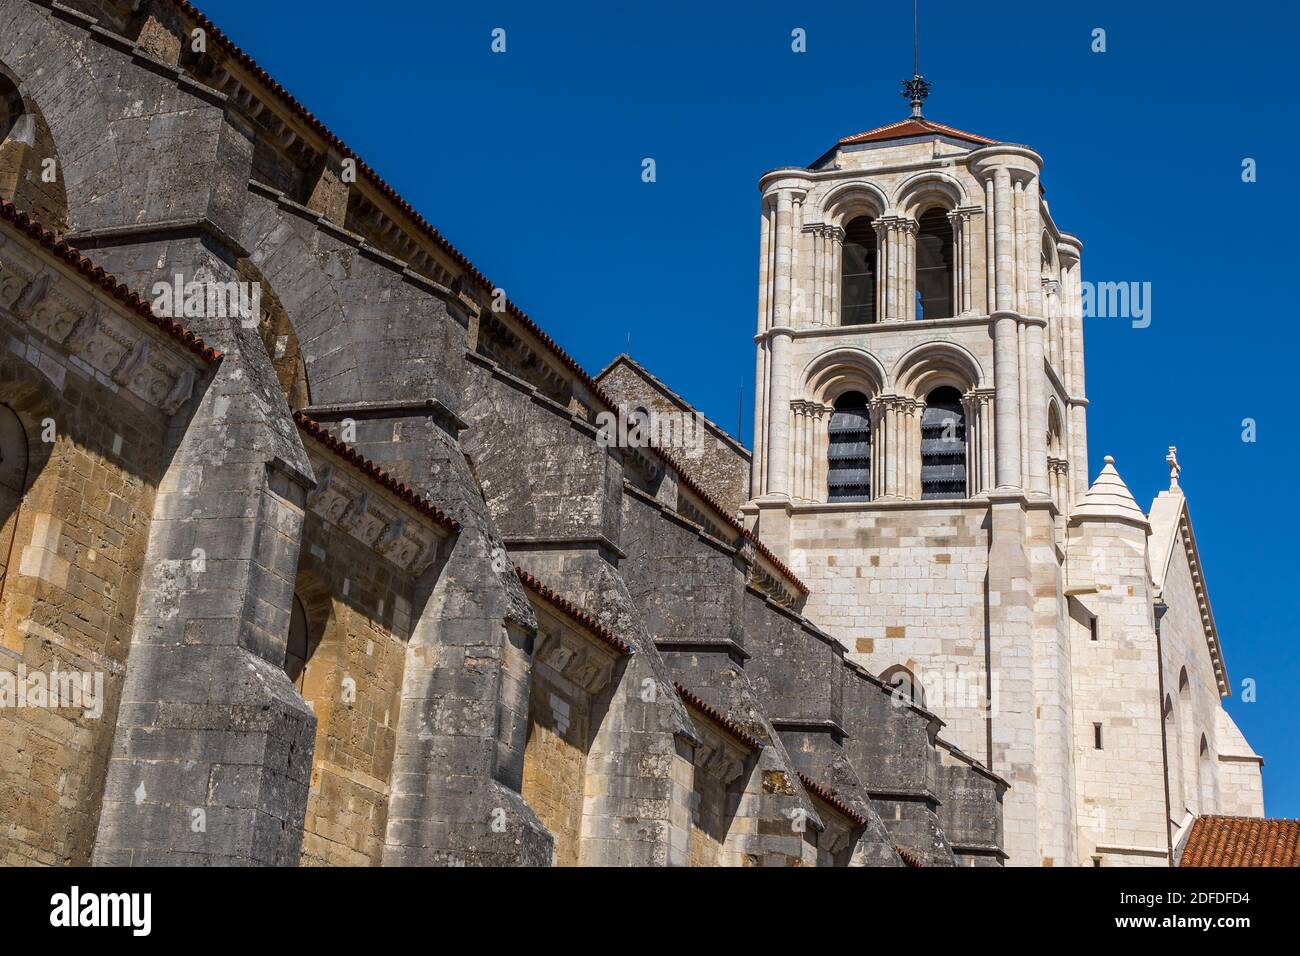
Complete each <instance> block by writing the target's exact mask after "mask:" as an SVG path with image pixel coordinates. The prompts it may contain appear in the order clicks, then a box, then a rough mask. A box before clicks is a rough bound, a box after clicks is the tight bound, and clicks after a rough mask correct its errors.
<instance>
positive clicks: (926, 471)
mask: <svg viewBox="0 0 1300 956" xmlns="http://www.w3.org/2000/svg"><path fill="white" fill-rule="evenodd" d="M966 496H967V492H966V413H965V412H964V411H963V410H962V404H961V395H960V394H958V392H957V389H955V388H952V387H950V386H947V385H945V386H943V387H942V388H936V389H935V390H934V391H933V392H931V393H930V394H929V396H928V397H927V398H926V405H925V411H924V412H923V413H922V414H921V498H922V499H934V498H965V497H966Z"/></svg>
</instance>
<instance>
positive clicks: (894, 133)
mask: <svg viewBox="0 0 1300 956" xmlns="http://www.w3.org/2000/svg"><path fill="white" fill-rule="evenodd" d="M935 134H938V135H940V136H952V137H954V138H955V139H964V140H967V141H969V142H972V143H982V144H984V145H985V146H989V145H992V144H994V143H996V142H997V140H996V139H989V138H988V137H987V136H978V135H976V134H975V133H967V132H966V131H965V130H960V129H955V128H953V127H951V126H944V125H943V124H942V123H932V122H930V121H929V120H928V119H917V118H915V117H910V116H909V117H908V118H907V119H905V120H900V121H899V122H897V123H890V124H889V125H888V126H878V127H876V128H875V129H869V130H867V131H866V132H865V133H854V134H853V135H852V136H845V137H844V138H843V139H841V140H840V142H839V145H841V146H851V145H853V144H854V143H872V142H879V141H881V140H886V139H903V138H904V137H907V136H932V135H935Z"/></svg>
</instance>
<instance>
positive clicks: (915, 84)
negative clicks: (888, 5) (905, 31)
mask: <svg viewBox="0 0 1300 956" xmlns="http://www.w3.org/2000/svg"><path fill="white" fill-rule="evenodd" d="M920 7H921V0H912V78H911V79H910V80H904V81H903V98H904V99H906V100H907V101H908V102H910V103H911V104H912V116H913V118H915V119H920V118H921V106H922V105H923V104H924V103H925V98H926V97H927V96H929V95H930V81H929V80H927V79H926V78H925V77H923V76H922V75H921V11H920Z"/></svg>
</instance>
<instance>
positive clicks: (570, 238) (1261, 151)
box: [198, 0, 1300, 817]
mask: <svg viewBox="0 0 1300 956" xmlns="http://www.w3.org/2000/svg"><path fill="white" fill-rule="evenodd" d="M198 2H199V6H200V7H201V8H202V9H203V10H204V11H205V12H206V13H208V14H209V15H210V16H211V17H212V18H213V20H214V21H215V22H216V23H217V24H218V25H219V26H221V27H222V28H223V29H224V30H226V31H227V32H228V33H229V34H230V35H231V36H232V37H233V38H234V39H235V41H236V42H238V43H239V44H240V45H241V46H242V47H243V48H244V49H245V50H247V51H248V52H249V53H250V54H251V55H252V56H253V57H254V58H256V59H257V60H258V61H259V62H260V63H261V64H262V66H263V67H265V68H266V69H267V70H269V71H270V72H271V73H272V75H274V76H275V77H276V78H277V79H278V80H279V81H280V82H281V83H282V84H284V85H285V86H286V87H287V88H288V89H289V90H290V91H291V92H293V93H294V94H295V95H296V96H297V97H298V98H299V99H300V100H302V101H303V102H304V103H305V104H306V105H307V107H308V108H309V109H311V110H312V111H313V112H314V113H315V114H316V115H317V116H318V117H320V118H321V119H322V120H323V121H324V122H325V123H326V124H327V125H328V126H329V127H330V128H331V129H333V130H334V131H335V132H336V133H337V134H338V135H339V136H341V137H342V138H343V139H344V140H345V141H346V142H347V143H348V144H349V145H350V146H351V147H352V148H353V149H355V150H356V151H357V152H358V153H359V154H360V155H361V156H363V157H364V158H365V159H366V160H367V162H369V163H370V164H371V165H372V166H374V167H375V168H376V169H377V170H378V171H379V172H380V173H381V174H382V175H383V176H384V177H385V178H386V179H387V180H388V181H389V182H390V183H392V184H393V185H394V186H395V187H396V188H397V189H398V190H399V191H400V192H401V193H402V194H403V195H404V196H405V198H406V199H407V200H408V201H410V202H411V203H412V204H413V205H414V206H415V207H416V208H417V209H419V210H420V211H421V212H422V213H423V214H424V215H425V216H426V217H427V218H428V219H429V220H430V221H431V222H433V223H434V224H435V225H436V226H437V227H438V228H439V229H441V230H442V232H443V233H444V234H445V235H446V236H447V237H448V238H450V239H451V241H452V242H454V243H455V244H456V245H457V246H458V247H459V248H460V249H461V251H463V252H464V253H465V254H466V255H468V256H469V257H470V258H471V259H472V260H473V261H474V262H475V264H476V265H478V267H479V268H480V269H482V270H483V271H484V272H486V273H487V275H489V276H490V277H491V278H492V280H493V281H494V282H495V283H496V284H497V285H499V286H501V287H503V288H504V289H505V290H506V291H507V293H508V294H509V295H510V297H511V298H512V299H513V300H514V301H516V302H517V303H518V304H519V305H520V306H521V307H522V308H524V309H525V310H526V311H527V312H528V313H529V314H530V315H531V316H532V317H533V318H534V319H535V320H536V321H537V322H539V323H540V324H541V325H542V327H543V328H545V329H546V330H547V331H548V332H550V333H551V334H552V335H553V336H554V337H555V338H556V339H557V340H558V341H559V342H560V343H561V344H562V345H563V346H564V347H565V348H566V349H567V350H568V351H569V352H570V353H571V354H572V355H574V357H575V358H577V359H578V360H579V361H580V362H581V363H582V364H583V365H584V366H586V368H587V369H588V370H589V371H591V372H593V373H595V372H597V371H599V370H600V369H601V368H602V367H603V366H604V365H605V364H606V362H608V361H609V360H610V359H611V358H612V357H613V356H615V355H616V354H617V353H619V352H621V351H623V350H624V349H625V348H626V345H627V341H628V337H629V336H631V346H632V352H633V354H634V355H635V356H636V357H637V358H638V359H639V360H640V361H642V362H643V363H645V364H646V365H647V366H648V367H649V368H651V369H652V370H654V371H655V372H656V373H657V374H658V375H660V376H661V377H662V378H663V379H664V380H665V381H667V382H668V383H669V384H670V385H671V386H673V387H674V388H675V389H677V390H678V391H679V392H681V393H682V394H684V395H685V396H686V397H688V398H689V399H691V400H693V401H694V402H695V403H697V404H698V405H699V407H700V408H701V409H702V410H703V411H704V412H705V413H706V414H708V415H709V416H710V417H712V418H713V419H714V420H716V421H718V422H720V423H722V424H723V425H725V426H726V427H728V428H730V429H732V430H734V429H735V427H736V424H735V423H736V420H737V413H738V404H739V402H738V390H739V389H740V388H741V387H742V385H743V388H744V393H745V400H744V408H745V411H744V416H745V425H744V432H743V435H742V438H743V440H744V441H745V443H746V444H749V443H750V440H751V434H750V429H751V415H752V401H753V399H752V395H753V381H752V378H753V370H754V361H753V341H752V338H753V334H754V330H755V323H756V289H757V274H756V269H757V256H758V248H757V245H758V227H759V222H758V193H757V188H756V184H757V180H758V177H759V175H760V174H761V173H763V172H764V171H765V170H768V169H771V168H773V167H776V166H784V165H805V164H807V163H809V162H811V161H812V160H813V159H815V158H816V157H817V156H819V155H820V154H821V153H822V152H823V151H824V150H826V149H827V148H828V147H829V146H830V145H832V144H833V143H834V142H835V140H836V139H838V138H839V137H840V136H843V135H846V134H848V133H853V132H859V131H861V130H865V129H870V128H872V127H875V126H879V125H882V124H884V123H887V122H892V121H894V120H897V119H901V118H902V117H903V116H904V115H905V114H906V111H907V106H906V103H905V102H904V101H903V99H902V98H901V97H900V96H899V95H898V89H899V83H900V81H901V80H902V79H904V78H906V77H907V76H908V75H910V73H911V61H912V49H911V4H910V3H908V2H906V0H887V2H886V0H876V2H873V3H852V4H850V3H830V2H828V3H820V4H815V5H811V6H810V5H807V4H802V3H770V2H749V3H743V4H742V3H734V4H733V3H726V4H722V3H719V4H710V5H706V4H702V3H690V4H688V3H672V2H655V3H648V4H610V5H608V8H607V5H606V4H602V3H589V4H587V3H567V4H560V3H557V4H537V3H495V4H494V3H475V4H437V5H433V4H415V3H410V2H395V0H371V2H369V3H367V4H357V3H354V2H347V3H345V2H339V0H315V2H313V3H312V4H310V5H303V4H299V3H268V2H266V0H256V2H253V0H198ZM304 10H310V13H306V14H305V13H304ZM922 18H923V25H922V32H923V36H922V53H921V57H922V72H924V73H925V74H926V75H927V76H928V77H929V79H930V80H931V81H932V82H933V83H934V92H933V94H932V95H931V98H930V100H929V103H928V104H927V109H926V115H927V117H929V118H931V119H934V120H937V121H939V122H943V123H948V124H951V125H953V126H957V127H959V128H962V129H967V130H971V131H973V132H976V133H981V134H984V135H987V136H990V137H994V138H997V139H1002V140H1007V141H1012V142H1021V143H1025V144H1028V145H1030V146H1032V147H1033V148H1035V149H1036V150H1038V151H1039V152H1040V153H1041V154H1042V155H1043V156H1044V157H1045V160H1046V166H1045V169H1044V177H1043V178H1044V184H1045V185H1046V187H1047V191H1048V192H1047V196H1048V201H1049V203H1050V205H1051V208H1052V212H1053V215H1054V217H1055V219H1056V221H1057V223H1058V225H1060V227H1061V228H1062V229H1065V230H1067V231H1069V232H1072V233H1074V234H1076V235H1078V236H1079V237H1081V238H1082V240H1083V242H1084V255H1083V271H1084V278H1085V279H1086V280H1093V281H1140V282H1150V283H1152V322H1151V325H1150V327H1149V328H1145V329H1135V328H1132V327H1131V325H1130V324H1129V323H1128V322H1127V321H1123V320H1115V319H1093V320H1089V324H1088V325H1087V327H1086V329H1085V336H1086V339H1087V374H1088V397H1089V399H1090V400H1091V403H1092V405H1091V408H1090V409H1089V418H1088V431H1089V439H1090V457H1091V464H1092V468H1093V474H1094V475H1095V473H1096V470H1097V468H1099V467H1100V465H1101V459H1102V456H1103V455H1105V454H1111V455H1114V456H1115V458H1116V464H1117V466H1118V468H1119V470H1120V473H1121V474H1122V475H1123V477H1124V478H1125V480H1126V481H1127V482H1128V484H1129V487H1130V488H1131V489H1132V490H1133V493H1134V495H1135V496H1136V497H1137V498H1138V500H1139V503H1141V504H1142V505H1143V506H1144V507H1145V506H1147V505H1148V504H1149V503H1150V501H1151V498H1152V497H1153V496H1154V495H1155V494H1156V493H1157V492H1158V491H1159V490H1160V489H1161V488H1163V487H1165V486H1166V485H1167V482H1168V472H1167V470H1166V467H1165V464H1164V456H1165V451H1166V447H1167V446H1168V445H1177V446H1178V454H1179V458H1180V460H1181V462H1182V464H1183V469H1184V470H1183V482H1182V484H1183V487H1184V489H1185V490H1186V491H1187V494H1188V496H1189V501H1190V504H1191V509H1192V518H1193V521H1194V524H1195V528H1196V534H1197V538H1198V543H1199V545H1200V548H1201V552H1202V556H1203V558H1204V559H1205V565H1206V573H1207V578H1208V581H1209V584H1210V588H1211V596H1212V600H1213V602H1214V610H1215V615H1216V618H1217V621H1218V625H1219V630H1220V632H1221V635H1222V637H1223V641H1224V644H1225V648H1226V653H1227V662H1228V671H1229V675H1230V677H1231V678H1232V681H1233V684H1234V696H1233V698H1232V699H1230V700H1229V701H1228V704H1227V706H1228V709H1229V711H1230V712H1231V713H1232V715H1233V716H1234V718H1235V719H1236V720H1237V722H1238V724H1239V725H1240V726H1241V728H1242V730H1243V731H1244V732H1245V734H1246V736H1247V738H1248V739H1249V740H1250V741H1251V742H1252V744H1253V745H1254V746H1255V748H1256V750H1258V751H1259V752H1260V753H1261V754H1263V755H1264V757H1265V761H1266V763H1265V767H1264V779H1265V795H1266V800H1267V811H1268V814H1269V815H1270V816H1288V817H1298V816H1300V743H1298V742H1297V741H1298V740H1300V734H1298V733H1297V732H1296V728H1295V725H1294V714H1293V711H1292V710H1291V702H1292V700H1293V698H1294V696H1295V695H1296V693H1297V692H1300V652H1297V649H1296V646H1295V634H1296V626H1295V622H1296V619H1297V615H1298V614H1300V586H1297V585H1296V583H1295V581H1294V579H1293V575H1294V573H1295V562H1294V561H1293V558H1292V553H1293V551H1294V550H1295V547H1296V546H1295V544H1294V543H1291V542H1292V541H1293V539H1294V537H1295V535H1296V533H1297V526H1296V524H1295V523H1294V522H1293V521H1292V520H1291V519H1292V518H1293V517H1294V516H1295V512H1294V511H1292V509H1291V507H1290V505H1289V504H1288V502H1289V501H1290V500H1291V498H1292V497H1293V496H1294V495H1295V487H1294V484H1293V482H1294V479H1295V476H1296V474H1297V471H1298V469H1300V454H1298V447H1300V442H1298V441H1297V439H1296V437H1295V434H1294V432H1295V425H1294V424H1293V423H1292V422H1291V421H1290V417H1289V413H1290V410H1291V407H1292V406H1293V405H1300V403H1298V402H1297V400H1296V397H1295V395H1294V394H1292V393H1293V391H1294V388H1293V382H1294V381H1295V378H1296V376H1295V373H1294V362H1295V359H1294V355H1293V353H1294V351H1295V347H1296V345H1297V342H1298V341H1300V336H1298V334H1297V331H1296V328H1295V324H1296V322H1297V314H1296V313H1297V309H1296V305H1295V303H1296V300H1297V290H1296V279H1297V275H1300V269H1297V266H1296V262H1295V259H1296V254H1297V252H1298V251H1300V249H1298V248H1297V247H1298V246H1300V243H1298V242H1297V238H1296V237H1297V233H1298V229H1300V215H1297V214H1298V213H1300V209H1298V208H1297V206H1298V204H1297V202H1296V191H1295V189H1294V187H1293V186H1289V184H1288V179H1289V176H1288V174H1286V173H1285V164H1286V163H1287V162H1291V161H1293V160H1292V157H1293V156H1294V155H1295V154H1296V150H1297V145H1298V144H1297V135H1296V126H1297V122H1298V121H1297V119H1296V116H1295V110H1294V103H1293V96H1294V93H1295V88H1296V85H1297V84H1296V73H1295V70H1296V63H1295V57H1296V55H1295V53H1294V50H1293V49H1292V48H1291V41H1290V38H1291V37H1293V36H1294V34H1295V30H1296V27H1297V25H1298V24H1297V20H1298V19H1300V16H1298V15H1297V14H1296V13H1295V12H1294V10H1293V9H1292V7H1291V5H1290V4H1287V3H1284V2H1254V3H1250V4H1240V5H1236V6H1233V5H1226V4H1222V3H1219V4H1210V3H1199V2H1180V3H1175V2H1172V0H1169V2H1162V3H1142V4H1137V3H1132V2H1124V3H1120V2H1089V3H1086V4H1083V3H1077V4H1044V3H1042V2H1041V0H1039V2H1029V0H1003V2H1001V3H999V4H996V5H993V6H989V5H987V4H970V3H958V2H939V0H923V2H922ZM497 27H500V28H503V29H505V30H506V44H507V51H506V53H505V54H493V53H492V52H491V50H490V42H491V31H492V30H493V29H494V28H497ZM796 27H800V28H803V29H804V30H806V31H807V37H808V49H807V52H806V53H803V54H795V53H793V52H792V51H791V49H790V33H791V30H793V29H794V28H796ZM1098 27H1100V28H1103V29H1105V30H1106V34H1107V52H1106V53H1104V54H1098V53H1093V52H1092V51H1091V34H1092V31H1093V29H1094V28H1098ZM646 157H652V158H654V160H655V162H656V167H657V176H658V181H657V182H655V183H653V184H646V183H643V182H642V181H641V162H642V160H643V159H644V158H646ZM1246 157H1250V158H1253V159H1255V160H1256V161H1257V163H1258V182H1256V183H1253V184H1245V183H1243V182H1242V180H1241V164H1242V160H1243V159H1244V158H1246ZM1245 418H1252V419H1254V420H1255V421H1256V423H1257V428H1258V434H1257V441H1255V442H1254V443H1246V442H1243V441H1242V420H1243V419H1245ZM1270 489H1271V490H1270ZM1246 678H1254V679H1255V680H1256V681H1257V684H1258V691H1257V694H1258V700H1257V702H1255V703H1243V702H1242V701H1241V694H1240V688H1241V682H1242V681H1243V680H1244V679H1246Z"/></svg>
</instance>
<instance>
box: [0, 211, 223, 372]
mask: <svg viewBox="0 0 1300 956" xmlns="http://www.w3.org/2000/svg"><path fill="white" fill-rule="evenodd" d="M0 219H3V220H4V221H5V222H8V223H11V224H12V225H13V226H14V228H15V229H17V230H18V231H19V232H22V233H24V234H26V235H27V236H29V237H30V238H32V239H35V240H36V242H37V243H38V244H39V245H41V246H43V247H44V248H45V250H46V252H48V253H49V254H51V255H53V256H54V257H55V258H56V259H61V260H62V261H64V262H66V263H67V264H68V265H70V266H72V268H74V269H76V270H77V271H78V272H80V273H81V274H82V275H83V276H84V277H85V278H86V279H87V280H89V281H90V282H91V283H92V284H93V285H97V286H99V287H100V288H101V289H103V290H104V291H105V292H107V293H108V294H109V295H111V296H112V297H113V298H114V299H116V300H117V301H119V302H121V303H122V305H123V306H125V307H126V308H127V309H129V310H130V311H132V312H134V313H136V315H138V316H140V317H141V318H142V319H144V320H145V321H146V322H148V323H149V324H150V325H153V326H154V327H156V328H157V329H158V330H159V331H161V332H163V333H164V334H166V335H169V336H171V337H172V338H174V339H176V341H178V342H180V343H181V344H182V345H184V346H185V347H186V348H187V349H189V350H190V351H191V352H193V353H194V354H195V355H197V356H198V357H199V358H200V359H202V360H203V361H204V362H205V363H207V364H208V365H211V364H212V363H214V362H216V361H218V360H219V359H220V358H221V353H220V352H218V351H217V350H216V349H214V348H212V347H211V346H209V345H207V344H206V343H205V342H204V341H203V340H202V339H201V338H199V337H198V336H197V335H195V334H194V333H193V332H190V331H189V330H187V329H186V328H185V327H184V326H182V325H181V324H180V323H178V322H176V321H174V320H172V319H169V318H166V317H164V316H160V315H155V314H154V311H153V306H151V305H150V304H149V300H147V299H145V298H143V297H142V296H141V295H140V294H139V293H138V292H135V291H134V290H132V289H130V288H128V287H127V286H126V285H124V284H123V283H121V282H119V281H118V280H117V277H116V276H114V275H113V274H112V273H110V272H107V271H106V270H105V269H104V268H103V267H102V266H99V265H96V264H95V263H94V262H93V261H92V260H90V259H88V258H87V257H86V256H83V255H82V254H81V253H80V252H78V251H77V248H76V247H75V246H73V245H72V244H70V243H69V242H67V241H66V240H65V239H63V237H62V236H59V235H57V234H56V233H54V232H52V231H51V230H49V229H47V228H46V227H45V226H43V225H41V223H40V222H38V221H37V220H36V219H35V218H34V217H32V216H31V215H29V214H28V213H25V212H20V211H19V210H18V207H16V206H15V205H14V204H13V203H11V202H7V201H5V200H3V199H0Z"/></svg>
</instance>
